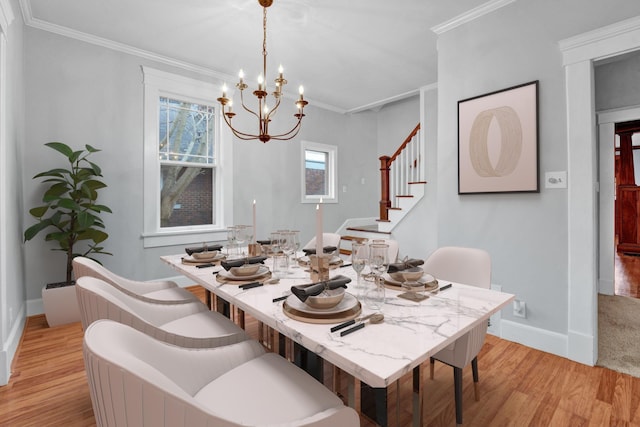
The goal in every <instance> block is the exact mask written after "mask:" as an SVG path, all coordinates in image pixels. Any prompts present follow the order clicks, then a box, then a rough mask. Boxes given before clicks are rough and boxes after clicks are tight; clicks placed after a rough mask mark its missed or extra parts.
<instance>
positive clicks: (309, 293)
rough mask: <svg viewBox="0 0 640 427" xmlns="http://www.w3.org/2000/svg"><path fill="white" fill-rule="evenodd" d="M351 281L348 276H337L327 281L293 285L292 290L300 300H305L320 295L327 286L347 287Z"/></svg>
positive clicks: (334, 287)
mask: <svg viewBox="0 0 640 427" xmlns="http://www.w3.org/2000/svg"><path fill="white" fill-rule="evenodd" d="M349 282H351V279H349V278H348V277H346V276H336V277H334V278H333V279H331V280H327V281H326V282H318V283H311V284H309V285H297V286H292V287H291V292H292V293H293V294H294V295H295V296H297V297H298V299H299V300H300V301H302V302H305V301H306V300H307V298H309V297H313V296H316V295H320V294H321V293H322V291H324V289H325V287H327V288H329V289H338V288H346V287H347V283H349Z"/></svg>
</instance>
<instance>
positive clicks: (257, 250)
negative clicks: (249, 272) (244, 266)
mask: <svg viewBox="0 0 640 427" xmlns="http://www.w3.org/2000/svg"><path fill="white" fill-rule="evenodd" d="M260 255H262V245H260V244H259V243H249V256H260Z"/></svg>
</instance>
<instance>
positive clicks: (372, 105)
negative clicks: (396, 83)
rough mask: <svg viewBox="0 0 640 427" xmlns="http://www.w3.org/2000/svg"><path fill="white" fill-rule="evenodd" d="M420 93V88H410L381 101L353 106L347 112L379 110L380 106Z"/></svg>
mask: <svg viewBox="0 0 640 427" xmlns="http://www.w3.org/2000/svg"><path fill="white" fill-rule="evenodd" d="M419 94H420V89H414V90H410V91H409V92H405V93H401V94H399V95H395V96H390V97H389V98H385V99H381V100H379V101H375V102H371V103H369V104H365V105H362V106H360V107H356V108H351V109H350V110H347V111H346V113H347V114H355V113H361V112H363V111H367V110H373V111H379V110H380V108H382V107H384V106H385V105H386V104H390V103H392V102H396V101H400V100H402V99H405V98H411V97H412V96H416V95H419Z"/></svg>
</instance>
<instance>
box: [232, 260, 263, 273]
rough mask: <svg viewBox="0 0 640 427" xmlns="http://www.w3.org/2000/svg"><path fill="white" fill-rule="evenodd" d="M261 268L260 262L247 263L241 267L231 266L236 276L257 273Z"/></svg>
mask: <svg viewBox="0 0 640 427" xmlns="http://www.w3.org/2000/svg"><path fill="white" fill-rule="evenodd" d="M259 269H260V264H257V263H256V264H245V265H242V266H240V267H231V268H230V269H229V271H230V272H231V274H233V275H234V276H251V275H252V274H256V273H257V272H258V270H259Z"/></svg>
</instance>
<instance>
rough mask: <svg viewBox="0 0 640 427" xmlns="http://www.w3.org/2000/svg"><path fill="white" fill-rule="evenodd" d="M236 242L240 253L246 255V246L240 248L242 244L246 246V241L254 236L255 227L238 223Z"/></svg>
mask: <svg viewBox="0 0 640 427" xmlns="http://www.w3.org/2000/svg"><path fill="white" fill-rule="evenodd" d="M236 229H237V231H236V243H237V245H238V255H242V256H245V255H246V254H245V253H244V248H243V249H240V247H241V246H244V244H245V243H246V242H248V241H249V240H250V239H252V238H253V227H252V226H250V225H237V226H236Z"/></svg>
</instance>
